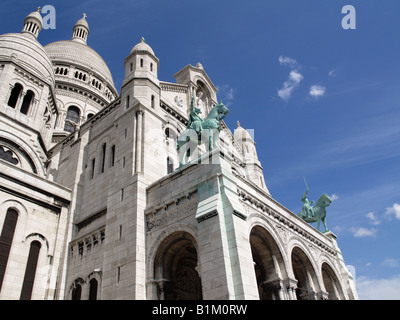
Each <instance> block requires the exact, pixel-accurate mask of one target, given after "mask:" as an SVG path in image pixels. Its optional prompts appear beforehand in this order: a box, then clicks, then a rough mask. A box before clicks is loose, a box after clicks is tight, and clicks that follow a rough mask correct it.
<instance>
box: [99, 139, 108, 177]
mask: <svg viewBox="0 0 400 320" xmlns="http://www.w3.org/2000/svg"><path fill="white" fill-rule="evenodd" d="M106 151H107V144H106V143H104V144H103V147H102V150H101V170H100V173H103V172H104V168H105V164H106Z"/></svg>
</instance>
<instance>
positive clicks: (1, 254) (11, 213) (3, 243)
mask: <svg viewBox="0 0 400 320" xmlns="http://www.w3.org/2000/svg"><path fill="white" fill-rule="evenodd" d="M17 220H18V212H17V211H16V210H14V209H8V210H7V214H6V218H5V220H4V224H3V230H2V232H1V236H0V290H1V286H2V284H3V279H4V274H5V272H6V267H7V262H8V257H9V255H10V250H11V245H12V241H13V238H14V232H15V227H16V226H17Z"/></svg>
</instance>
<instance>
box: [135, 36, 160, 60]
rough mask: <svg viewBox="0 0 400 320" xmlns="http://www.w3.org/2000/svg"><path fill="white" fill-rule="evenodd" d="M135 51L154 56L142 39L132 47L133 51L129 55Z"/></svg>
mask: <svg viewBox="0 0 400 320" xmlns="http://www.w3.org/2000/svg"><path fill="white" fill-rule="evenodd" d="M135 51H148V52H150V53H151V54H152V55H153V56H155V54H154V51H153V49H152V48H151V47H150V46H149V45H148V44H147V43H146V41H145V39H144V38H142V39H141V40H140V42H139V43H138V44H137V45H136V46H134V47H133V49H132V50H131V54H132V53H133V52H135Z"/></svg>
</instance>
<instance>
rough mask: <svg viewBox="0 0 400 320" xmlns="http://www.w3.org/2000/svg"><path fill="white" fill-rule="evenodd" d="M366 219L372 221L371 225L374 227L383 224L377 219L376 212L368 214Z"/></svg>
mask: <svg viewBox="0 0 400 320" xmlns="http://www.w3.org/2000/svg"><path fill="white" fill-rule="evenodd" d="M366 217H367V218H368V219H369V220H370V222H371V224H373V225H374V226H378V225H380V224H381V221H380V220H379V219H378V218H377V217H376V215H375V212H368V213H367V214H366Z"/></svg>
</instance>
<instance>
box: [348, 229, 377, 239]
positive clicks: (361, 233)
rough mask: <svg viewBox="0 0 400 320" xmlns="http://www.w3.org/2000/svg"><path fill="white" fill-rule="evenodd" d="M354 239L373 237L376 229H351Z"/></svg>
mask: <svg viewBox="0 0 400 320" xmlns="http://www.w3.org/2000/svg"><path fill="white" fill-rule="evenodd" d="M351 231H352V232H353V236H354V238H365V237H374V236H375V234H376V231H377V230H376V229H373V228H371V229H367V228H352V229H351Z"/></svg>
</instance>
